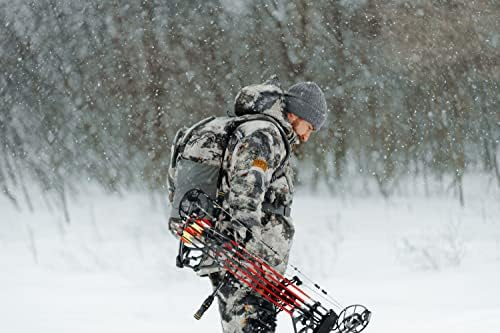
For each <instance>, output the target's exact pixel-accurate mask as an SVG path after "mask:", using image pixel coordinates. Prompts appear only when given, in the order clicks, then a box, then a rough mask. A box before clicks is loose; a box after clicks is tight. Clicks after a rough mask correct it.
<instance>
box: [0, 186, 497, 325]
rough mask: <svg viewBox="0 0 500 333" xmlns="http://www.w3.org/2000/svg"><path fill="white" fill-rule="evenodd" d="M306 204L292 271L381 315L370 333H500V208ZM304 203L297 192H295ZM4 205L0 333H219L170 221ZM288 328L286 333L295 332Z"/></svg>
mask: <svg viewBox="0 0 500 333" xmlns="http://www.w3.org/2000/svg"><path fill="white" fill-rule="evenodd" d="M476 188H477V190H475V191H471V192H470V193H469V194H468V195H467V196H466V205H465V207H464V208H461V207H460V206H459V204H458V200H457V199H456V198H452V197H451V196H452V195H451V194H450V195H448V196H436V195H433V196H430V197H424V196H416V195H414V196H410V197H408V196H398V197H393V198H389V199H383V198H378V197H376V196H375V197H374V196H367V197H363V198H360V197H358V198H345V199H342V198H339V197H329V196H326V195H322V196H313V195H306V194H302V195H300V194H299V195H298V196H297V197H296V199H295V204H294V207H293V216H294V219H295V225H296V238H295V243H294V248H293V253H292V263H294V264H295V265H297V266H299V267H300V268H301V269H302V271H303V272H305V273H306V274H307V275H308V276H309V277H310V278H312V279H314V280H315V281H317V282H318V283H319V284H320V285H321V286H322V287H324V288H325V289H327V290H328V291H329V292H330V294H331V295H332V296H333V297H334V298H335V299H336V300H338V301H339V302H340V303H341V304H342V305H349V304H353V303H361V304H364V305H366V306H367V307H368V308H369V309H370V310H372V311H373V316H372V322H371V323H370V325H369V326H368V328H367V329H366V330H365V332H367V333H368V332H371V333H391V332H394V333H396V332H397V333H401V332H405V333H412V332H419V333H421V332H426V333H431V332H436V333H438V332H439V333H443V332H453V333H462V332H463V333H465V332H467V333H470V332H482V333H485V332H489V333H497V332H500V195H499V193H498V190H497V188H496V185H495V184H494V183H493V184H491V182H490V185H485V186H477V187H476ZM299 193H300V189H299ZM38 199H39V201H40V202H37V200H35V206H36V207H35V212H29V211H28V210H26V209H25V210H21V211H19V210H17V209H15V208H14V206H13V205H11V204H10V203H9V202H8V201H7V199H5V198H4V197H3V196H0V211H1V214H0V267H1V272H0V332H7V333H33V332H36V333H44V332H47V333H66V332H68V333H79V332H85V333H87V332H88V333H90V332H92V333H99V332H103V333H104V332H105V333H110V332H120V333H125V332H141V333H146V332H147V333H155V332H161V333H166V332H185V333H190V332H220V325H219V319H218V314H217V308H216V305H215V304H214V305H213V306H212V308H210V309H209V310H208V311H207V313H206V314H205V316H204V318H202V320H200V321H196V320H195V319H194V318H193V313H194V312H195V311H196V310H197V309H198V307H199V306H200V304H201V302H202V301H203V300H204V299H205V297H206V296H207V295H208V294H209V292H210V286H209V283H208V281H207V280H206V279H200V278H198V277H196V276H195V274H194V273H193V272H192V271H190V270H188V269H183V270H180V269H177V268H176V267H175V264H174V258H175V254H176V249H177V242H176V241H175V240H174V238H173V237H172V236H171V235H170V234H169V233H168V231H167V229H166V215H167V212H168V208H167V207H166V205H165V204H163V203H161V202H160V201H159V200H160V199H159V197H154V198H152V197H151V196H149V195H146V194H127V195H123V196H117V195H106V194H103V193H101V192H99V191H96V190H93V191H89V192H88V193H81V194H80V195H79V196H78V198H76V199H75V198H74V199H72V200H71V201H70V205H69V213H70V217H71V220H70V223H66V222H65V221H64V218H63V215H62V214H61V213H60V209H58V208H57V207H53V208H52V209H49V208H47V206H46V205H44V204H42V203H43V201H42V200H41V198H38ZM292 331H293V330H292V327H291V323H290V320H289V318H287V316H286V315H284V314H281V315H280V317H279V327H278V332H292Z"/></svg>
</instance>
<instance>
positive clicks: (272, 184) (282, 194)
mask: <svg viewBox="0 0 500 333" xmlns="http://www.w3.org/2000/svg"><path fill="white" fill-rule="evenodd" d="M263 113H264V114H267V115H270V116H272V117H273V118H274V119H276V120H277V121H278V123H279V124H280V126H281V128H282V130H283V131H284V132H285V133H286V135H287V137H288V140H289V143H290V144H295V143H297V142H298V140H297V137H296V135H295V133H294V131H293V129H292V127H291V124H290V123H289V122H288V120H286V119H285V116H284V113H283V109H282V104H280V103H275V104H274V105H273V106H272V107H271V108H269V109H267V110H265V111H263ZM286 154H287V151H286V147H285V143H284V142H283V136H282V134H281V133H280V131H279V129H278V128H277V127H276V125H275V124H273V123H271V122H269V121H265V120H256V121H249V122H246V123H244V124H242V125H240V126H239V127H238V128H237V129H236V131H235V134H234V135H233V137H232V138H231V140H230V141H229V144H228V146H227V151H226V156H225V159H224V161H223V182H222V188H221V190H222V191H223V192H225V193H227V194H228V195H227V200H225V201H224V207H225V208H226V209H227V210H229V212H230V214H231V216H232V217H233V221H232V222H230V224H226V225H225V227H231V228H232V229H233V230H234V231H235V233H236V237H237V238H239V239H240V240H242V241H244V242H245V243H246V246H247V248H248V249H249V250H251V251H253V252H254V253H255V254H257V255H260V256H262V257H264V258H265V259H266V260H267V261H268V262H269V263H270V264H272V265H273V266H275V267H276V268H278V269H279V270H281V271H284V269H285V268H286V264H287V262H286V261H287V258H288V253H289V250H290V246H291V241H292V237H293V234H294V227H293V224H292V220H291V218H290V217H287V216H284V215H282V214H276V213H272V212H267V211H265V210H263V204H264V203H266V204H267V205H269V204H270V205H272V206H274V207H282V206H288V207H290V206H291V204H292V200H293V191H294V188H293V171H292V168H291V166H290V161H289V158H288V159H287V160H286V162H285V164H284V167H283V168H282V172H280V174H279V175H277V176H276V175H275V177H273V174H274V173H275V171H276V169H277V168H278V167H279V166H280V164H281V163H282V161H283V159H285V158H287V156H286ZM234 219H236V220H238V221H240V222H242V223H243V224H244V225H246V226H247V227H248V228H250V230H251V232H250V233H249V232H248V231H247V230H246V229H245V228H243V227H242V226H241V225H239V224H237V223H235V222H234ZM223 227H224V226H223ZM259 239H260V240H262V241H264V242H265V243H266V244H268V245H270V246H271V247H272V248H273V250H274V251H275V252H277V253H278V254H279V256H277V255H276V254H275V253H273V252H274V251H273V250H270V249H269V248H267V247H265V246H263V245H262V244H261V243H260V242H259V241H258V240H259ZM283 258H285V260H282V259H283Z"/></svg>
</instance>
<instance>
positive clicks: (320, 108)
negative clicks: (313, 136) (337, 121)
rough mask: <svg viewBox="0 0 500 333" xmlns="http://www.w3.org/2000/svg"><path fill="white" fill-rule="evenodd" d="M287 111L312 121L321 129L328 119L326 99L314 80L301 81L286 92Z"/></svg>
mask: <svg viewBox="0 0 500 333" xmlns="http://www.w3.org/2000/svg"><path fill="white" fill-rule="evenodd" d="M285 104H286V111H287V112H291V113H293V114H294V115H296V116H298V117H300V118H302V119H304V120H307V121H308V122H310V123H311V124H312V125H313V126H314V129H315V130H317V131H318V130H319V129H320V128H321V126H323V124H324V123H325V121H326V110H327V107H326V99H325V95H324V94H323V92H322V91H321V88H320V87H318V85H317V84H316V83H314V82H299V83H296V84H294V85H293V86H291V87H290V88H289V89H288V91H287V93H286V94H285Z"/></svg>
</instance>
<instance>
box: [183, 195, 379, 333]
mask: <svg viewBox="0 0 500 333" xmlns="http://www.w3.org/2000/svg"><path fill="white" fill-rule="evenodd" d="M221 213H222V214H225V215H226V217H229V218H231V216H230V215H229V213H228V212H226V211H225V210H224V209H223V208H222V207H221V206H220V205H219V204H218V203H217V202H216V201H215V200H212V199H211V198H210V197H209V196H208V195H207V194H205V193H204V192H203V191H201V190H199V189H193V190H191V191H189V192H187V193H186V194H185V195H184V197H183V199H182V201H181V203H180V208H179V215H180V217H181V223H179V224H178V225H177V234H178V235H179V237H180V242H179V253H178V256H177V266H178V267H190V268H192V269H194V270H198V269H199V266H200V262H201V261H202V258H205V259H206V258H210V259H212V260H213V261H214V262H215V263H216V264H217V266H219V267H220V268H222V269H223V270H225V271H226V275H225V277H224V279H223V281H222V282H221V284H220V285H219V286H218V287H217V288H215V290H214V292H213V293H212V295H210V296H209V297H208V298H207V299H206V300H205V302H203V304H202V306H201V307H200V309H199V310H198V311H197V312H196V314H195V318H196V319H200V318H201V316H202V315H203V313H204V312H205V311H206V310H207V309H208V307H209V306H210V305H211V303H212V301H213V300H214V297H215V295H216V293H217V292H218V289H219V288H220V287H221V285H222V284H223V283H224V282H225V280H226V278H227V277H228V276H229V275H231V276H233V277H234V278H236V279H237V280H238V281H240V282H241V283H243V284H245V285H247V286H248V287H250V288H251V289H252V290H254V291H255V292H256V293H257V294H259V295H260V296H261V297H263V298H264V299H266V300H267V301H269V302H271V303H272V304H274V306H275V307H276V311H277V312H285V313H287V314H288V315H290V317H291V318H292V323H293V328H294V332H295V333H328V332H334V333H348V332H349V333H351V332H352V333H358V332H361V331H362V330H363V329H364V328H365V327H366V326H367V325H368V322H369V321H370V315H371V312H370V311H369V310H367V309H366V308H365V307H364V306H362V305H351V306H348V307H346V308H342V306H340V304H339V303H338V302H336V301H335V300H334V299H333V298H331V297H330V296H329V295H328V293H327V292H326V291H324V290H323V289H321V287H320V286H319V285H318V284H315V283H313V282H312V281H311V280H310V279H309V278H307V277H306V276H305V275H304V274H303V273H302V272H300V270H299V269H298V268H297V267H295V266H293V265H290V267H291V268H292V269H293V270H295V271H296V272H297V274H298V275H300V276H302V277H303V278H304V279H307V280H308V281H309V282H310V283H311V284H312V285H313V286H314V288H312V287H310V286H309V285H308V284H304V283H303V281H302V280H301V278H299V276H298V275H296V276H293V277H292V278H287V277H285V276H283V275H282V274H280V273H279V272H278V271H276V270H275V269H274V268H273V267H272V266H271V265H269V264H268V263H267V262H266V261H265V260H264V259H262V258H260V257H258V256H256V255H255V254H253V253H250V252H249V251H248V250H246V249H245V247H244V246H243V245H242V244H239V243H238V242H236V241H235V240H234V238H233V237H232V235H230V234H225V233H222V232H220V231H219V230H217V228H215V223H216V219H215V218H214V216H218V215H219V214H221ZM232 221H235V222H236V223H239V224H241V225H243V224H242V223H241V222H239V221H237V220H234V219H232ZM260 242H261V243H262V244H263V245H264V246H266V247H268V248H269V249H271V251H272V252H273V253H275V254H276V255H278V253H277V252H276V251H274V250H273V249H272V247H270V246H269V245H268V244H266V243H264V242H262V241H261V240H260ZM301 285H304V287H303V288H300V287H299V286H301ZM306 288H307V289H309V290H310V291H311V294H312V293H314V294H316V297H317V298H313V297H312V296H310V293H309V292H307V293H306V292H305V291H304V290H305V289H306ZM318 291H319V292H318ZM318 298H321V299H322V300H323V301H324V302H325V303H330V304H332V305H333V306H334V307H336V308H338V309H340V310H341V311H340V312H339V313H337V312H335V311H334V310H333V309H330V308H327V307H326V306H325V305H323V304H322V303H321V302H319V301H318V300H317V299H318Z"/></svg>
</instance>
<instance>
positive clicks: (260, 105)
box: [234, 75, 298, 144]
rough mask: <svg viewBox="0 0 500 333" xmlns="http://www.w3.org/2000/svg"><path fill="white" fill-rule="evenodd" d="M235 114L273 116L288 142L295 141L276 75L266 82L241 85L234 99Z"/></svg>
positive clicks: (283, 95) (295, 137)
mask: <svg viewBox="0 0 500 333" xmlns="http://www.w3.org/2000/svg"><path fill="white" fill-rule="evenodd" d="M234 113H235V115H236V116H243V115H247V114H266V115H268V116H271V117H273V118H274V119H276V121H277V122H278V123H279V124H280V125H281V127H282V128H283V130H284V131H285V133H286V135H287V137H288V141H289V142H290V144H294V143H297V142H298V140H297V135H296V134H295V132H294V130H293V128H292V125H291V124H290V122H289V121H288V119H287V118H286V113H285V94H284V92H283V90H282V89H281V84H280V82H279V80H278V78H277V76H276V75H273V76H271V78H269V79H268V80H267V81H266V82H264V83H261V84H253V85H249V86H246V87H243V88H242V89H241V90H240V91H239V92H238V94H237V95H236V99H235V101H234Z"/></svg>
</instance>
